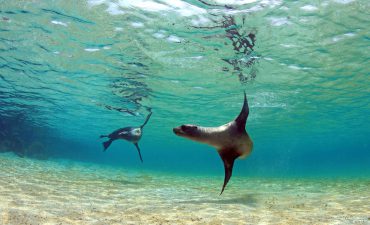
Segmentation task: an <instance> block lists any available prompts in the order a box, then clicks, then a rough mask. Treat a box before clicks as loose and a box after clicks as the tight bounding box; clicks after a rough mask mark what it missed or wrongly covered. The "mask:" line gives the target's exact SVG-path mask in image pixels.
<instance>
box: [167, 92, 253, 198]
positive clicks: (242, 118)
mask: <svg viewBox="0 0 370 225" xmlns="http://www.w3.org/2000/svg"><path fill="white" fill-rule="evenodd" d="M248 115H249V107H248V101H247V96H246V94H245V92H244V104H243V108H242V110H241V112H240V114H239V116H238V117H237V118H236V119H235V120H233V121H231V122H229V123H227V124H225V125H222V126H219V127H201V126H196V125H189V124H186V125H182V126H179V127H176V128H173V132H174V133H175V134H176V135H178V136H181V137H185V138H188V139H191V140H193V141H197V142H201V143H205V144H208V145H211V146H213V147H215V148H216V149H217V152H218V154H219V155H220V157H221V159H222V161H223V163H224V167H225V179H224V185H223V186H222V190H221V193H220V195H221V194H222V192H223V191H224V189H225V187H226V185H227V183H228V182H229V180H230V178H231V175H232V172H233V166H234V161H235V159H237V158H239V157H242V158H245V157H247V156H248V155H249V154H250V153H251V151H252V148H253V142H252V140H251V138H250V137H249V135H248V133H247V132H246V130H245V124H246V122H247V118H248Z"/></svg>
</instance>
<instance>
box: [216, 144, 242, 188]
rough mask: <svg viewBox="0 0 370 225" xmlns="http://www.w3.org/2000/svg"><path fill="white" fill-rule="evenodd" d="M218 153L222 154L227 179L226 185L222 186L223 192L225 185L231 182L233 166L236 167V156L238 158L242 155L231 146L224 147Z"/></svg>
mask: <svg viewBox="0 0 370 225" xmlns="http://www.w3.org/2000/svg"><path fill="white" fill-rule="evenodd" d="M218 154H219V155H220V157H221V159H222V162H223V163H224V168H225V179H224V185H223V186H222V190H221V193H220V195H221V194H222V192H224V190H225V187H226V185H227V183H228V182H229V180H230V178H231V175H232V173H233V167H234V161H235V159H236V158H238V157H239V156H240V155H239V154H238V153H237V152H236V151H235V150H234V149H229V148H224V149H221V150H219V151H218Z"/></svg>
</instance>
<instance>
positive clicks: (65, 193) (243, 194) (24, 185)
mask: <svg viewBox="0 0 370 225" xmlns="http://www.w3.org/2000/svg"><path fill="white" fill-rule="evenodd" d="M0 168H1V171H0V198H1V199H0V224H369V223H370V192H369V190H370V180H369V179H367V180H364V179H362V180H330V181H325V180H312V179H311V180H293V179H290V180H282V179H256V178H253V179H250V178H238V177H237V176H235V177H233V179H232V180H231V182H230V185H229V186H228V188H227V189H226V191H225V192H224V194H223V195H222V196H219V191H220V187H221V183H222V177H189V176H187V177H182V176H179V175H176V176H173V175H165V174H158V173H157V174H156V173H149V172H135V171H129V170H124V169H113V168H109V167H100V166H97V165H90V164H81V163H73V162H47V161H37V160H32V159H22V158H18V157H15V156H13V155H11V154H0Z"/></svg>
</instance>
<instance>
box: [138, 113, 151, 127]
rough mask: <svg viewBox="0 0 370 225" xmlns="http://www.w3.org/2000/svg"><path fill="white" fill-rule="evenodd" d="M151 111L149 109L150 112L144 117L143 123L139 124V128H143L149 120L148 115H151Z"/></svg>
mask: <svg viewBox="0 0 370 225" xmlns="http://www.w3.org/2000/svg"><path fill="white" fill-rule="evenodd" d="M152 114H153V113H152V111H150V113H149V114H148V115H147V116H146V119H145V122H144V123H143V125H141V126H140V128H141V129H143V128H144V126H145V125H146V123H147V122H148V121H149V119H150V117H151V116H152Z"/></svg>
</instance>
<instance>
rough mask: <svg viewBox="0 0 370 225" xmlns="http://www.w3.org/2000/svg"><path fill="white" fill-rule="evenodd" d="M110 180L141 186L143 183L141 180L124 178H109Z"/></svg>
mask: <svg viewBox="0 0 370 225" xmlns="http://www.w3.org/2000/svg"><path fill="white" fill-rule="evenodd" d="M109 181H110V182H112V183H117V184H121V185H132V186H139V185H140V186H143V184H145V183H144V182H142V181H131V180H126V179H109Z"/></svg>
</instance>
